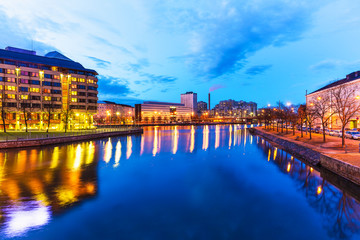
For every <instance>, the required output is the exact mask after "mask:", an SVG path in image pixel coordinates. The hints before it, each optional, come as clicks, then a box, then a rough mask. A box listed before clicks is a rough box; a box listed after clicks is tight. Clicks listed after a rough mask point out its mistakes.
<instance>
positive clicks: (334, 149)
mask: <svg viewBox="0 0 360 240" xmlns="http://www.w3.org/2000/svg"><path fill="white" fill-rule="evenodd" d="M258 128H259V129H261V130H263V131H266V132H267V133H271V134H274V135H278V136H282V137H285V138H288V139H292V140H295V141H297V142H299V143H303V145H304V146H306V145H311V146H312V148H313V149H315V150H316V151H318V152H320V153H322V154H325V155H327V156H330V157H333V158H336V159H339V160H341V161H344V162H346V163H349V164H351V165H353V166H357V167H360V153H359V144H360V141H359V140H353V139H345V145H346V146H347V147H346V150H347V153H345V148H343V147H342V146H341V138H339V137H333V136H329V135H326V142H325V143H324V142H323V135H322V134H318V133H311V137H312V139H311V140H310V139H309V136H310V134H309V133H307V135H306V133H305V132H303V137H300V136H301V133H300V131H297V130H296V131H295V136H294V135H293V131H292V129H288V134H286V129H284V132H283V133H281V129H279V132H277V131H276V128H275V131H274V130H272V129H271V130H270V129H264V127H258Z"/></svg>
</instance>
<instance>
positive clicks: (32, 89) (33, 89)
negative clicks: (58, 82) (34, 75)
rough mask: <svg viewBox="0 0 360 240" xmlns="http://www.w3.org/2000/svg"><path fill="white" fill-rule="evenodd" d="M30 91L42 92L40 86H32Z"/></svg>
mask: <svg viewBox="0 0 360 240" xmlns="http://www.w3.org/2000/svg"><path fill="white" fill-rule="evenodd" d="M30 92H37V93H38V92H40V88H30Z"/></svg>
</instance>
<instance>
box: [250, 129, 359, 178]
mask: <svg viewBox="0 0 360 240" xmlns="http://www.w3.org/2000/svg"><path fill="white" fill-rule="evenodd" d="M249 131H250V133H252V134H254V135H258V136H260V137H262V138H264V139H265V140H267V141H269V142H271V143H272V144H275V145H277V146H278V147H279V148H281V149H283V150H285V151H287V152H289V153H290V154H292V155H294V156H295V157H297V158H300V159H302V160H303V161H305V162H308V163H310V164H311V165H313V166H319V167H322V168H325V169H327V170H329V171H331V172H333V173H335V174H337V175H339V176H341V177H343V178H346V179H348V180H350V181H352V182H354V183H356V184H358V185H360V168H359V167H358V166H354V165H352V164H349V163H346V162H344V161H341V160H339V159H336V158H334V157H330V156H327V155H326V154H325V153H324V152H322V151H323V150H321V149H319V148H318V147H315V146H312V145H311V144H307V143H303V142H299V141H296V140H293V139H289V138H286V137H282V136H278V135H276V134H272V133H268V132H266V131H264V130H262V129H259V128H250V129H249Z"/></svg>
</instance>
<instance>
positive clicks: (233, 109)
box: [211, 99, 257, 117]
mask: <svg viewBox="0 0 360 240" xmlns="http://www.w3.org/2000/svg"><path fill="white" fill-rule="evenodd" d="M211 115H213V116H216V115H218V116H228V117H230V116H234V117H255V116H257V104H256V103H254V102H245V101H235V100H232V99H229V100H224V101H220V102H219V104H216V106H215V107H214V108H213V109H212V111H211Z"/></svg>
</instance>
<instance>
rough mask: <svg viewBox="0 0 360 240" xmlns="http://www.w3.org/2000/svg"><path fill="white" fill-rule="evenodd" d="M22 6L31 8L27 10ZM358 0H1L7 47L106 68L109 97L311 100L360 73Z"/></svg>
mask: <svg viewBox="0 0 360 240" xmlns="http://www.w3.org/2000/svg"><path fill="white" fill-rule="evenodd" d="M19 6H21V7H19ZM358 12H360V2H358V1H356V0H322V1H310V0H299V1H285V0H276V1H272V0H257V1H250V0H249V1H245V2H240V1H236V0H213V1H205V0H200V1H197V2H196V3H195V2H193V1H181V2H179V1H158V0H137V1H125V0H120V1H115V0H112V1H107V2H106V4H104V3H102V2H99V1H93V0H90V1H89V0H87V1H85V0H78V1H71V2H63V3H61V4H55V3H54V2H51V1H45V0H33V1H31V2H28V1H20V0H12V1H2V2H0V20H1V21H2V24H1V25H0V30H1V32H2V33H3V35H2V38H1V39H0V48H2V49H4V48H5V47H7V46H13V47H19V48H25V49H30V50H31V49H33V50H35V51H37V52H38V54H41V55H43V54H44V53H46V52H50V51H55V50H56V51H59V52H61V53H62V54H64V55H65V56H68V57H69V58H70V59H72V60H74V61H77V62H81V63H82V64H84V65H85V66H88V67H89V68H91V69H95V70H96V71H97V72H98V73H99V99H100V100H108V101H115V102H119V103H124V104H131V105H133V104H134V103H139V102H141V101H148V100H154V101H167V102H180V94H181V93H185V92H189V91H193V92H195V93H197V98H198V101H204V102H207V97H208V95H207V94H208V92H209V89H210V88H212V87H213V86H215V88H218V89H217V90H215V91H214V92H213V93H212V95H211V102H212V103H211V104H212V106H215V104H217V103H218V102H219V101H221V100H227V99H235V100H244V101H253V102H256V103H258V107H259V108H260V107H263V106H266V105H267V104H271V105H275V104H276V102H278V101H279V100H280V101H282V102H291V103H294V104H299V103H305V91H306V90H308V92H309V93H310V92H312V91H315V90H316V89H318V88H320V87H322V86H324V85H326V84H327V83H329V82H330V81H333V80H336V79H341V78H344V77H345V76H346V75H347V74H349V73H351V72H355V71H358V70H360V57H359V56H360V48H359V47H358V39H359V38H360V29H359V28H358V26H359V25H360V17H358Z"/></svg>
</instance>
